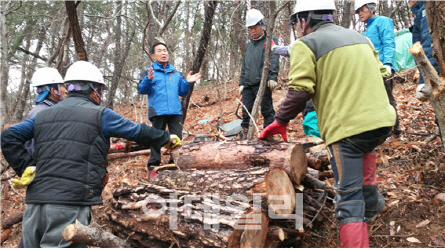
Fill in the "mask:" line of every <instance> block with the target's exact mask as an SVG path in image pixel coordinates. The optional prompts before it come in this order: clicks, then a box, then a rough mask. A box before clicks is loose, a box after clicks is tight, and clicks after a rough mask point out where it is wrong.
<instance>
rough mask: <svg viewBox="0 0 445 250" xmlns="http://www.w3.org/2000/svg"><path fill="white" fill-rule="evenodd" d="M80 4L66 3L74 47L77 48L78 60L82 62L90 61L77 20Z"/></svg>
mask: <svg viewBox="0 0 445 250" xmlns="http://www.w3.org/2000/svg"><path fill="white" fill-rule="evenodd" d="M78 3H79V2H77V3H76V2H74V1H65V6H66V11H67V14H68V19H69V21H70V27H71V28H70V30H71V32H72V34H73V40H74V47H75V48H76V53H77V59H78V60H80V61H82V60H83V61H88V55H87V51H86V49H85V44H84V42H83V39H82V30H81V29H80V25H79V20H78V18H77V10H76V8H77V5H78Z"/></svg>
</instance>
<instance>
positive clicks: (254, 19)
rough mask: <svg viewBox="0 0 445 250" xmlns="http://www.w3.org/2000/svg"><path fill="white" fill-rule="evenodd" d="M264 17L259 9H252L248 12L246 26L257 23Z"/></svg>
mask: <svg viewBox="0 0 445 250" xmlns="http://www.w3.org/2000/svg"><path fill="white" fill-rule="evenodd" d="M263 18H264V16H263V14H261V12H260V11H259V10H257V9H250V10H248V11H247V13H246V28H249V27H251V26H254V25H257V24H258V23H259V22H260V21H262V20H263Z"/></svg>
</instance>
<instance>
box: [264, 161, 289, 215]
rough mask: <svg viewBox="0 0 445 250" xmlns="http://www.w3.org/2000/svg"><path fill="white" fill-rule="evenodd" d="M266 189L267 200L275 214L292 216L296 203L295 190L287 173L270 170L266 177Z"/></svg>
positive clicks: (276, 169) (275, 169)
mask: <svg viewBox="0 0 445 250" xmlns="http://www.w3.org/2000/svg"><path fill="white" fill-rule="evenodd" d="M266 187H267V200H268V201H269V205H270V207H271V208H272V209H273V210H274V211H275V213H276V214H292V212H293V211H294V209H295V202H296V201H295V190H294V185H293V184H292V182H291V180H290V179H289V176H288V175H287V173H286V172H285V171H284V170H283V169H280V168H274V169H272V170H271V171H269V173H268V174H267V176H266ZM280 197H286V198H284V199H282V198H280Z"/></svg>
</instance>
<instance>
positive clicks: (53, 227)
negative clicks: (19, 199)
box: [22, 204, 92, 248]
mask: <svg viewBox="0 0 445 250" xmlns="http://www.w3.org/2000/svg"><path fill="white" fill-rule="evenodd" d="M91 219H92V213H91V207H90V206H69V205H58V204H27V205H26V208H25V212H24V213H23V222H22V233H23V236H22V241H23V247H25V248H53V247H75V248H81V247H82V248H85V247H87V245H85V244H83V243H72V242H67V241H65V240H63V238H62V231H63V229H65V227H66V226H68V225H69V224H72V223H75V222H76V220H79V221H80V223H82V224H84V225H89V224H90V223H91Z"/></svg>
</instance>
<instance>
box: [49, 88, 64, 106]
mask: <svg viewBox="0 0 445 250" xmlns="http://www.w3.org/2000/svg"><path fill="white" fill-rule="evenodd" d="M46 89H47V90H48V91H49V93H51V94H52V95H55V96H57V98H58V99H59V101H58V102H61V101H63V99H62V95H61V93H60V85H59V84H57V92H58V94H55V93H53V92H52V91H51V88H50V87H49V86H48V85H46Z"/></svg>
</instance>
